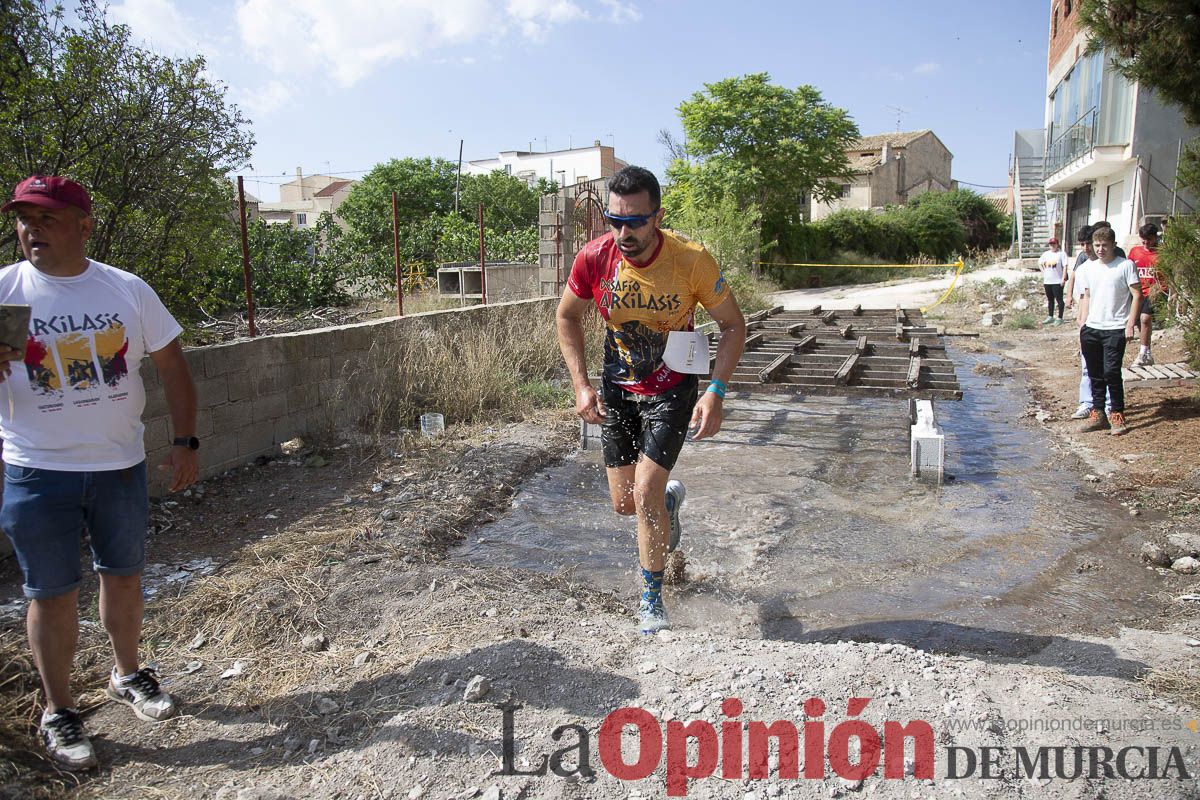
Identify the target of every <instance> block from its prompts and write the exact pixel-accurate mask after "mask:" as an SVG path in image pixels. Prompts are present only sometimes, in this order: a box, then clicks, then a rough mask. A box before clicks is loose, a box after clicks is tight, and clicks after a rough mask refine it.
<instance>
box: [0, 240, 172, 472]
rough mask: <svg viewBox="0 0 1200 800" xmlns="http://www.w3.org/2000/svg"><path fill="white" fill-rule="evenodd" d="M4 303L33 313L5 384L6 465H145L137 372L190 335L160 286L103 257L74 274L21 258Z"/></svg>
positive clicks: (76, 468)
mask: <svg viewBox="0 0 1200 800" xmlns="http://www.w3.org/2000/svg"><path fill="white" fill-rule="evenodd" d="M0 303H20V304H25V305H29V306H31V307H32V310H33V313H32V318H31V319H30V323H29V340H28V343H27V345H26V348H25V362H24V364H20V363H15V362H14V363H13V370H12V374H11V375H10V376H9V378H8V380H6V381H4V383H3V384H2V385H0V435H2V436H3V437H4V461H5V462H6V463H9V464H15V465H18V466H22V467H34V468H37V469H54V470H63V471H67V472H92V471H100V470H115V469H125V468H126V467H131V466H133V465H135V464H138V463H140V462H142V461H143V460H145V458H146V451H145V446H144V445H143V443H142V430H143V428H142V409H143V408H144V407H145V405H146V392H145V389H144V388H143V386H142V377H141V374H140V373H139V372H138V369H139V367H140V366H141V363H142V357H143V356H144V355H145V354H146V353H150V352H154V351H156V350H161V349H162V348H164V347H166V346H167V345H168V344H170V343H171V342H172V341H173V340H174V339H175V338H176V337H177V336H179V334H180V333H182V332H183V329H182V328H180V327H179V323H178V322H176V321H175V319H174V318H173V317H172V316H171V314H170V312H168V311H167V309H166V307H164V306H163V304H162V301H161V300H159V299H158V295H156V294H155V293H154V290H153V289H151V288H150V287H149V286H148V285H146V282H145V281H143V280H142V279H141V278H139V277H137V276H136V275H132V274H130V273H128V272H124V271H123V270H119V269H117V268H115V267H110V266H108V265H107V264H101V263H99V262H97V261H89V262H88V267H87V269H86V270H85V271H84V273H83V274H82V275H77V276H75V277H72V278H56V277H52V276H50V275H45V274H43V273H42V272H40V271H39V270H38V269H37V268H36V267H35V266H33V265H32V264H30V263H29V262H28V261H22V262H20V263H19V264H14V265H12V266H9V267H5V268H4V269H2V270H0ZM22 367H24V368H22Z"/></svg>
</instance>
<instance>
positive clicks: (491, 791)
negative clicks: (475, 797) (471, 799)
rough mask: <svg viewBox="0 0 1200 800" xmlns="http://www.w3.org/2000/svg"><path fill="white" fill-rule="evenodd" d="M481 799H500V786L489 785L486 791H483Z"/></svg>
mask: <svg viewBox="0 0 1200 800" xmlns="http://www.w3.org/2000/svg"><path fill="white" fill-rule="evenodd" d="M481 800H500V787H499V786H489V787H488V788H487V791H485V792H484V793H483V797H482V798H481Z"/></svg>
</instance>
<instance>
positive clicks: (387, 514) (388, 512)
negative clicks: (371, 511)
mask: <svg viewBox="0 0 1200 800" xmlns="http://www.w3.org/2000/svg"><path fill="white" fill-rule="evenodd" d="M379 518H380V519H381V520H384V521H385V522H391V521H392V520H397V519H400V512H399V511H397V510H396V509H394V508H385V509H384V510H383V511H380V512H379Z"/></svg>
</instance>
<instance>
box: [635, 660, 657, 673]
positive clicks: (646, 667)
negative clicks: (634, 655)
mask: <svg viewBox="0 0 1200 800" xmlns="http://www.w3.org/2000/svg"><path fill="white" fill-rule="evenodd" d="M657 671H658V664H655V663H654V662H653V661H643V662H642V663H641V664H638V672H640V673H642V674H643V675H649V674H650V673H651V672H657Z"/></svg>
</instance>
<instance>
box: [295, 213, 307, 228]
mask: <svg viewBox="0 0 1200 800" xmlns="http://www.w3.org/2000/svg"><path fill="white" fill-rule="evenodd" d="M307 224H308V214H297V215H296V226H297V227H299V228H303V227H304V226H305V225H307Z"/></svg>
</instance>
